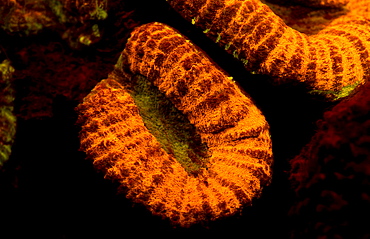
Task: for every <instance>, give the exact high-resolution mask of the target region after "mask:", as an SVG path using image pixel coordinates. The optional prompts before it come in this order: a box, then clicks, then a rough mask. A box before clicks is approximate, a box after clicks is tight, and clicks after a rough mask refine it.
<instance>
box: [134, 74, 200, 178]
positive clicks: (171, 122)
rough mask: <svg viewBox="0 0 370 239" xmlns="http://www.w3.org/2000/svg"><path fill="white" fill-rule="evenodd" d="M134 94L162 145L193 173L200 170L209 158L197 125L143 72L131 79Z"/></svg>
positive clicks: (142, 115) (148, 125)
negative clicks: (142, 74) (196, 127)
mask: <svg viewBox="0 0 370 239" xmlns="http://www.w3.org/2000/svg"><path fill="white" fill-rule="evenodd" d="M131 80H132V81H133V82H135V83H134V84H135V86H134V87H132V89H131V92H130V94H131V96H132V97H133V98H134V101H135V103H136V105H137V106H138V108H139V112H140V115H141V117H142V119H143V121H144V124H145V126H146V127H147V128H148V130H149V131H150V132H151V133H152V135H154V137H155V138H156V139H157V140H158V142H159V143H160V144H161V146H162V148H163V149H164V150H165V151H166V152H167V153H168V154H171V155H173V156H174V158H175V159H176V160H177V161H178V162H179V163H180V164H181V165H182V166H183V167H184V168H185V170H186V171H187V172H188V173H190V174H197V172H199V169H200V168H201V167H204V166H205V164H206V161H207V147H206V145H205V144H203V143H202V142H201V139H200V136H199V135H198V134H197V133H196V130H195V127H194V125H192V124H191V123H190V122H189V120H188V119H187V118H186V117H185V116H184V115H183V114H182V113H181V112H180V111H179V110H178V109H176V108H175V106H174V105H173V104H172V103H171V101H170V100H169V99H167V98H166V97H165V95H164V94H163V93H161V92H160V91H159V90H158V88H157V87H155V86H154V85H152V84H151V83H150V82H149V81H148V80H147V79H146V77H144V76H141V75H136V76H134V77H132V79H131Z"/></svg>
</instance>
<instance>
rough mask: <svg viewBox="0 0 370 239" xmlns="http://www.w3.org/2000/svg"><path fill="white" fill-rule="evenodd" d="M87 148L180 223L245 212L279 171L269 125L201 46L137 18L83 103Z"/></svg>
mask: <svg viewBox="0 0 370 239" xmlns="http://www.w3.org/2000/svg"><path fill="white" fill-rule="evenodd" d="M77 111H78V112H79V123H80V124H81V125H82V130H81V133H80V140H81V150H83V151H85V152H86V154H87V157H88V158H90V159H91V160H93V163H94V165H95V166H96V168H97V169H99V170H101V171H103V172H104V173H105V175H106V177H107V178H109V179H112V180H115V181H118V182H119V183H120V185H121V186H122V189H123V190H124V191H125V193H126V196H127V198H130V199H132V200H133V201H134V202H136V203H142V204H144V205H145V206H146V207H147V208H148V209H149V210H150V211H151V212H152V213H153V214H155V215H160V216H162V217H163V218H168V219H170V221H171V222H172V223H173V224H174V225H179V226H182V227H188V226H190V225H192V224H195V223H199V222H205V221H209V220H215V219H217V218H220V217H225V216H230V215H233V214H235V213H237V212H240V210H241V208H242V207H243V206H246V205H250V204H251V203H252V200H253V199H254V198H257V197H259V195H260V193H261V191H262V188H263V187H264V186H267V185H269V183H270V180H271V175H272V172H271V166H272V162H273V160H272V147H271V139H270V135H269V126H268V124H267V122H266V120H265V118H264V116H263V115H262V113H261V112H260V110H259V109H258V108H257V107H256V105H255V104H254V103H253V102H252V100H251V99H250V97H249V96H247V95H245V94H244V93H243V92H242V91H241V89H240V88H239V87H238V86H237V85H236V84H235V82H233V80H232V78H231V77H230V76H228V75H227V74H226V73H225V72H224V71H222V70H221V69H220V68H219V67H218V66H216V65H215V64H214V63H213V62H211V61H210V60H209V59H208V57H207V56H206V55H205V53H203V52H202V51H201V50H200V49H198V48H197V47H196V46H194V45H193V44H192V43H191V42H190V41H189V40H188V39H186V38H185V37H184V36H182V35H181V34H179V33H178V32H177V31H175V30H174V29H172V28H170V27H168V26H166V25H164V24H160V23H150V24H146V25H143V26H141V27H138V28H136V29H135V30H134V31H133V32H132V34H131V37H130V38H129V39H128V42H127V44H126V47H125V49H124V51H123V52H122V54H121V56H120V59H119V61H118V63H117V64H116V66H115V70H114V71H113V72H112V73H111V74H110V75H109V77H108V79H105V80H103V81H101V82H100V83H98V84H97V86H96V87H95V88H94V89H93V90H92V92H91V93H90V94H89V95H88V96H87V97H85V99H84V101H83V103H81V104H80V105H79V106H78V107H77Z"/></svg>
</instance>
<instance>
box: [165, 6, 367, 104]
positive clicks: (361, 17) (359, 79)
mask: <svg viewBox="0 0 370 239" xmlns="http://www.w3.org/2000/svg"><path fill="white" fill-rule="evenodd" d="M167 2H168V3H169V4H170V5H171V6H172V7H173V8H174V9H175V10H177V11H178V12H179V13H180V14H181V15H182V16H183V17H184V18H186V19H187V20H188V21H191V22H192V23H193V24H195V25H197V26H199V27H200V28H201V29H202V30H204V33H205V34H206V35H207V36H208V37H210V38H211V39H212V40H214V41H215V42H217V43H218V44H219V45H221V46H222V47H224V48H225V50H227V51H228V52H229V53H230V54H233V55H234V56H235V57H236V58H238V59H240V60H242V62H243V63H244V64H245V68H246V69H247V70H250V71H257V72H258V73H261V74H267V75H270V76H272V77H273V78H274V79H275V80H276V82H278V83H281V82H287V81H288V82H289V81H298V82H302V83H304V84H306V85H307V86H308V87H309V88H310V89H312V90H314V92H316V93H322V94H324V95H326V97H328V99H331V100H333V99H338V98H341V97H344V96H347V95H348V94H349V93H350V91H351V90H353V89H354V88H355V87H356V86H357V85H360V84H363V83H364V82H366V80H367V79H368V78H369V77H370V58H369V50H370V40H369V39H370V31H369V28H370V1H369V0H351V1H348V2H349V3H348V4H347V5H346V9H347V10H348V12H347V14H345V15H343V16H341V17H338V18H337V19H335V20H333V21H332V22H331V23H330V24H329V25H328V26H327V27H326V28H325V29H323V30H322V31H320V32H319V33H317V34H315V35H305V34H303V33H300V32H298V31H296V30H294V29H292V28H290V27H288V26H287V25H286V24H285V23H284V22H283V20H282V19H281V18H279V17H278V16H277V15H275V13H274V12H273V11H272V10H271V9H270V8H269V7H268V6H267V5H265V4H263V3H261V2H260V1H259V0H245V1H241V0H168V1H167ZM309 2H311V3H314V2H320V3H321V2H323V4H324V5H326V4H328V5H334V6H335V5H337V4H338V5H342V4H345V3H346V1H309Z"/></svg>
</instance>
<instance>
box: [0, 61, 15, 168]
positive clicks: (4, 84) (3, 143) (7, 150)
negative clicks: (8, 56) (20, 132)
mask: <svg viewBox="0 0 370 239" xmlns="http://www.w3.org/2000/svg"><path fill="white" fill-rule="evenodd" d="M13 72H14V68H13V67H12V66H11V65H10V62H9V61H8V60H4V61H3V62H2V63H1V64H0V74H1V75H0V166H2V165H3V164H4V162H6V161H7V160H8V159H9V157H10V154H11V147H12V144H13V141H14V137H15V131H16V117H15V116H14V114H13V108H14V107H13V102H14V91H13V87H12V82H11V79H12V73H13Z"/></svg>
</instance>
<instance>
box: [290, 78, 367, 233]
mask: <svg viewBox="0 0 370 239" xmlns="http://www.w3.org/2000/svg"><path fill="white" fill-rule="evenodd" d="M369 92H370V85H369V84H366V85H364V87H361V88H360V91H359V92H358V93H357V94H356V95H355V96H354V97H353V98H350V99H349V100H344V101H342V102H341V103H340V104H338V105H337V106H335V107H334V108H333V109H332V110H330V111H328V112H326V113H325V115H324V119H323V120H322V121H320V122H319V130H318V132H317V133H316V135H315V136H314V137H313V139H312V140H311V142H310V143H309V144H308V145H307V146H306V147H305V148H304V149H303V150H302V152H301V154H300V155H298V156H296V157H295V158H294V159H293V160H292V161H291V164H292V170H291V180H292V182H293V185H294V188H295V191H296V195H297V201H296V203H295V204H294V205H293V207H292V208H291V211H290V214H291V215H292V216H293V221H294V222H295V223H294V224H293V225H292V226H293V228H294V230H293V238H369V237H370V231H369V225H370V220H369V217H368V215H369V214H370V180H369V178H370V95H369Z"/></svg>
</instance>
